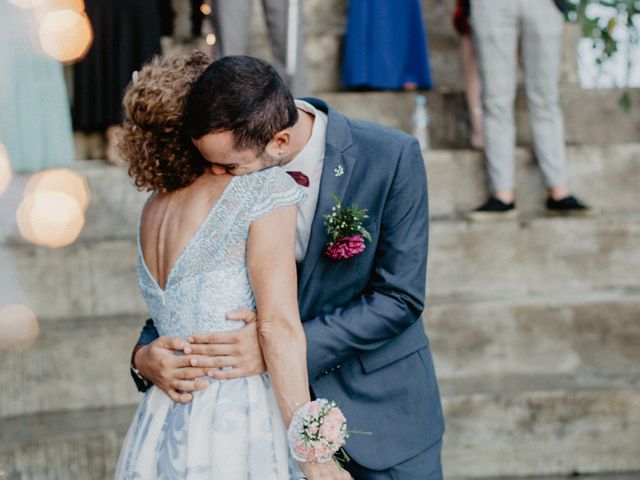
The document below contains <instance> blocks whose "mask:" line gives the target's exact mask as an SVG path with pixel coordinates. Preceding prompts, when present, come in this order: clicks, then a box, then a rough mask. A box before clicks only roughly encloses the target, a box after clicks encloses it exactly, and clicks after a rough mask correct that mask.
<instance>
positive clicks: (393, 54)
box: [342, 0, 433, 90]
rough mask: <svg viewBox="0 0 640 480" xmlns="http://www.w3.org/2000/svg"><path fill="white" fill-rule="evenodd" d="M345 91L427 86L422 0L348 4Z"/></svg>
mask: <svg viewBox="0 0 640 480" xmlns="http://www.w3.org/2000/svg"><path fill="white" fill-rule="evenodd" d="M342 83H343V85H344V86H345V87H347V88H358V87H365V88H366V87H368V88H373V89H382V90H395V89H401V88H403V87H404V85H405V84H407V83H414V84H416V85H417V86H418V88H431V87H432V86H433V82H432V80H431V71H430V68H429V57H428V45H427V36H426V33H425V27H424V24H423V20H422V9H421V7H420V0H350V2H349V17H348V23H347V34H346V38H345V46H344V57H343V63H342Z"/></svg>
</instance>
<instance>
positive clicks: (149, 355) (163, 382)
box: [133, 337, 209, 403]
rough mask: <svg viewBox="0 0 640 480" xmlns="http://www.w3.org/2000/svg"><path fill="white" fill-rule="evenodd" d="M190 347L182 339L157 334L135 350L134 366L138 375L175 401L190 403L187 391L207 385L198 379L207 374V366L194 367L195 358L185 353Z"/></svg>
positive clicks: (190, 397) (204, 380)
mask: <svg viewBox="0 0 640 480" xmlns="http://www.w3.org/2000/svg"><path fill="white" fill-rule="evenodd" d="M190 348H191V346H190V345H189V343H188V342H185V341H184V340H182V339H181V338H177V337H159V338H157V339H156V340H154V341H153V342H151V343H150V344H148V345H145V346H144V347H142V348H140V349H139V350H137V351H136V353H135V356H134V359H133V361H134V366H135V367H136V368H137V369H138V371H139V372H140V375H142V376H143V377H144V378H145V379H146V380H148V381H149V382H151V383H153V384H154V385H155V386H156V387H157V388H159V389H160V390H162V391H163V392H165V393H166V394H167V395H168V396H169V397H170V398H171V399H172V400H173V401H174V402H179V403H189V402H190V401H191V400H192V395H191V393H190V392H194V391H198V390H205V389H206V388H207V387H208V386H209V383H208V382H207V380H206V379H204V378H201V377H204V376H205V375H206V374H207V369H206V368H203V367H199V366H197V363H198V361H197V359H196V358H194V357H192V356H190V355H188V354H189V353H190ZM177 352H181V353H183V354H184V355H182V354H177ZM194 360H195V361H194ZM194 363H195V364H196V365H195V366H194Z"/></svg>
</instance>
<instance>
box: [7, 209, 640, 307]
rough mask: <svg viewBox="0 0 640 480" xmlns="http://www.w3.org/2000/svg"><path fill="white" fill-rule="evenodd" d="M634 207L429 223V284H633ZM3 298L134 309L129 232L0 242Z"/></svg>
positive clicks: (481, 290)
mask: <svg viewBox="0 0 640 480" xmlns="http://www.w3.org/2000/svg"><path fill="white" fill-rule="evenodd" d="M639 252H640V214H618V215H603V216H601V217H595V218H584V219H551V218H534V219H532V220H526V221H521V222H498V223H489V224H472V223H468V222H464V221H434V222H432V224H431V238H430V255H429V267H428V271H429V274H428V275H429V277H428V293H429V296H430V298H432V299H433V298H434V297H440V296H444V297H449V296H452V295H458V296H462V297H465V296H468V295H479V296H494V295H495V294H496V292H500V294H501V295H502V296H503V297H505V298H506V297H509V296H513V295H516V296H524V295H530V294H538V293H540V294H542V293H545V292H547V293H550V292H558V291H560V292H563V293H571V292H580V291H589V290H606V289H612V288H622V289H624V288H635V287H637V286H638V275H637V272H638V271H640V253H639ZM0 264H1V265H3V269H2V271H1V272H0V284H1V285H2V289H0V305H6V304H9V303H23V304H26V305H30V306H31V307H32V308H33V309H35V311H36V312H37V313H38V315H40V316H43V317H46V318H54V319H55V318H91V317H104V316H127V315H132V314H133V315H138V314H139V312H141V311H145V308H144V305H143V302H142V300H141V297H140V295H139V293H138V288H137V280H136V278H137V277H136V241H135V240H134V239H133V238H125V239H121V240H117V239H116V240H102V241H96V240H91V241H82V240H81V241H78V242H76V243H75V244H73V245H71V246H69V247H65V248H61V249H56V250H51V249H45V248H41V247H36V246H32V245H28V244H25V243H13V242H9V241H5V242H4V243H0Z"/></svg>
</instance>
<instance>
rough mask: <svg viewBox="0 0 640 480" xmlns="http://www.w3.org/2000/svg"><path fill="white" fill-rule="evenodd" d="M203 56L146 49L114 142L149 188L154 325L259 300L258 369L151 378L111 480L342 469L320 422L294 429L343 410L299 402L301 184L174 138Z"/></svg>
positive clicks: (220, 325)
mask: <svg viewBox="0 0 640 480" xmlns="http://www.w3.org/2000/svg"><path fill="white" fill-rule="evenodd" d="M208 64H209V59H208V58H207V57H206V56H205V55H204V54H202V53H198V52H193V53H190V54H185V55H181V56H178V57H174V58H161V57H158V58H155V59H154V60H152V61H151V62H150V63H149V64H148V65H146V66H145V67H144V68H143V69H142V70H141V71H140V72H139V75H137V77H136V78H135V79H134V80H133V81H132V83H131V84H130V85H129V87H128V89H127V92H126V94H125V98H124V106H125V113H126V122H125V125H124V133H123V136H122V138H121V141H120V148H121V152H122V154H123V156H124V158H125V159H126V160H127V161H128V163H129V174H130V175H131V176H132V177H134V180H135V184H136V186H137V187H139V188H143V189H146V190H149V191H152V192H153V193H152V194H151V196H150V197H149V199H148V201H147V203H146V205H145V206H144V208H143V211H142V213H141V216H140V222H139V234H138V280H139V286H140V291H141V293H142V295H143V297H144V299H145V301H146V303H147V306H148V308H149V310H150V312H151V316H152V317H153V319H154V322H155V325H156V327H157V329H158V330H159V332H160V334H161V335H169V336H175V337H181V338H185V339H186V338H187V337H189V336H190V335H194V334H196V333H199V332H224V331H229V330H232V329H236V328H240V327H242V326H243V325H244V324H242V323H239V322H236V321H231V320H227V319H226V316H225V315H226V313H227V312H230V311H232V310H235V309H239V308H246V309H251V310H256V311H257V312H258V316H257V319H256V320H255V321H256V322H257V329H258V332H259V338H260V343H261V347H262V350H263V352H264V357H265V362H266V365H267V369H268V374H263V375H256V376H253V377H246V378H239V379H234V380H214V379H212V378H209V377H207V376H206V374H205V373H204V371H203V380H204V381H206V382H207V383H208V386H207V388H206V389H204V390H202V391H198V392H195V393H194V395H193V401H192V402H190V403H187V404H183V403H177V402H174V401H172V400H171V398H169V397H168V396H167V395H166V394H165V393H164V392H163V391H161V390H160V389H158V388H155V387H151V388H150V389H149V390H148V391H147V392H146V394H145V396H144V399H143V400H142V402H141V404H140V406H139V408H138V410H137V412H136V414H135V416H134V419H133V422H132V424H131V427H130V428H129V431H128V433H127V436H126V438H125V440H124V444H123V447H122V450H121V452H120V457H119V460H118V465H117V469H116V479H126V480H133V479H136V480H137V479H171V480H176V479H193V480H196V479H220V480H240V479H242V480H247V479H253V480H290V479H298V478H303V477H306V478H308V479H311V480H316V479H322V480H337V479H340V480H342V479H349V478H351V477H350V476H349V474H347V473H346V472H345V471H344V470H342V469H341V468H340V467H339V466H338V465H337V464H336V463H335V462H334V461H332V459H331V454H333V453H335V451H336V450H337V448H339V446H340V445H341V444H342V443H340V442H333V443H332V442H331V439H327V438H323V437H322V428H320V429H319V431H320V433H318V431H317V429H315V430H314V431H313V432H311V433H313V434H314V435H315V437H314V439H310V437H308V434H309V432H308V431H307V430H304V428H302V427H301V426H302V425H309V422H310V421H312V420H313V418H312V415H313V414H314V412H315V414H316V419H317V418H319V417H317V415H318V411H319V410H321V411H326V412H329V410H332V413H331V415H328V416H327V417H326V418H334V419H335V418H342V419H343V418H344V417H341V414H340V415H338V416H337V417H336V415H334V414H335V413H336V412H338V414H339V410H338V409H337V407H335V406H332V405H331V404H329V405H327V404H326V403H325V404H322V403H318V402H321V401H320V400H318V401H315V402H310V394H309V385H308V377H307V367H306V342H305V338H304V332H303V329H302V325H301V323H300V318H299V313H298V304H297V284H296V265H295V256H294V250H295V229H296V213H297V204H298V203H299V202H300V201H301V200H302V199H303V198H304V195H305V194H304V193H303V192H302V190H301V188H300V187H299V186H298V185H297V184H296V183H295V182H294V181H293V179H292V178H291V177H290V176H289V175H287V173H286V172H285V171H284V170H282V169H280V168H278V167H274V168H268V169H265V170H262V171H259V172H256V173H253V174H249V175H243V176H232V175H229V174H228V173H227V172H226V171H224V170H222V171H220V170H219V169H216V168H215V167H214V166H212V165H211V164H208V163H207V162H206V161H205V160H204V159H203V158H202V157H200V155H199V154H198V153H197V151H196V150H195V148H193V146H192V145H191V141H190V139H188V138H185V136H184V135H183V133H182V125H181V120H182V109H183V106H184V102H185V99H186V96H187V94H188V92H189V89H190V87H191V86H192V85H193V83H194V82H195V81H196V79H197V78H198V76H199V75H200V74H201V73H202V72H203V71H204V70H205V69H206V68H207V66H208ZM276 80H277V81H281V80H279V78H277V79H276ZM211 94H212V95H215V92H211ZM295 122H296V119H295V118H294V119H289V120H288V124H286V125H283V126H282V128H281V129H286V128H290V127H291V126H292V125H293V124H295ZM180 354H183V352H176V355H180ZM226 368H232V366H230V367H226ZM323 405H324V407H323ZM322 408H325V410H322ZM319 424H320V427H321V426H322V419H320V420H319ZM316 425H317V424H316ZM342 427H343V430H344V429H346V427H345V426H344V425H342ZM287 428H289V431H288V432H287ZM304 435H307V437H305V436H304ZM303 437H304V439H305V440H304V441H303ZM314 442H316V443H318V442H320V443H323V445H324V447H323V448H324V450H322V451H323V452H324V454H325V455H324V456H321V458H320V457H318V456H315V457H314V456H313V455H312V454H311V453H310V452H311V451H312V450H313V448H314V445H315V444H314ZM327 445H330V446H331V448H330V451H328V452H327V448H326V446H327ZM327 453H328V455H326V454H327ZM294 459H295V460H294ZM319 460H324V461H319Z"/></svg>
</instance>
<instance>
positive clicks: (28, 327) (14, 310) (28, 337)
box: [0, 304, 40, 349]
mask: <svg viewBox="0 0 640 480" xmlns="http://www.w3.org/2000/svg"><path fill="white" fill-rule="evenodd" d="M39 331H40V329H39V327H38V319H37V318H36V314H35V313H33V311H32V310H31V309H30V308H29V307H26V306H24V305H19V304H13V305H7V306H5V307H2V308H0V349H24V348H28V347H30V346H31V345H33V343H34V342H35V341H36V338H38V333H39Z"/></svg>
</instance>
